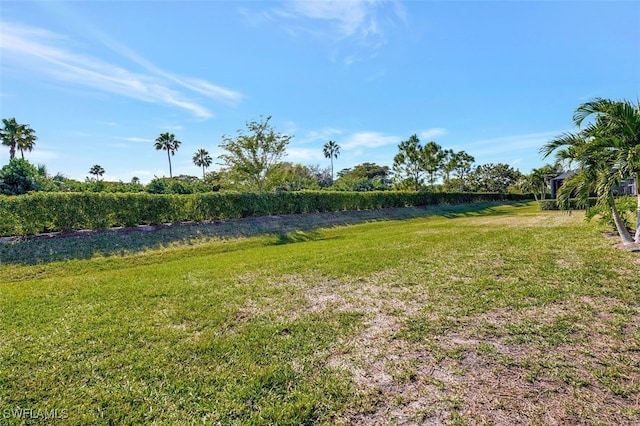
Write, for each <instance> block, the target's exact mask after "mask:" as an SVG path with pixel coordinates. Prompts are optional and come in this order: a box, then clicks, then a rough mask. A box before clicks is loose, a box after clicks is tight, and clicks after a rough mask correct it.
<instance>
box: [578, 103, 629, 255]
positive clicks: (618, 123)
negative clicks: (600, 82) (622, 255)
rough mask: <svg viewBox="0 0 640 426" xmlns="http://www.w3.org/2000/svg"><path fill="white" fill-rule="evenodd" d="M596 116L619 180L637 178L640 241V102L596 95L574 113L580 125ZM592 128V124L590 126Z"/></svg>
mask: <svg viewBox="0 0 640 426" xmlns="http://www.w3.org/2000/svg"><path fill="white" fill-rule="evenodd" d="M589 117H594V118H595V120H594V127H595V128H597V132H598V141H599V143H600V145H601V147H602V149H604V150H607V151H609V152H610V153H611V155H612V157H613V158H612V167H613V168H614V169H615V170H616V171H617V177H618V179H619V180H625V179H629V178H631V177H632V178H634V179H635V181H636V197H637V213H636V232H635V237H634V240H635V242H636V243H640V190H638V189H640V188H638V186H639V185H640V102H638V104H637V105H634V104H632V103H631V102H629V101H626V100H625V101H611V100H609V99H602V98H596V99H594V100H592V101H590V102H586V103H584V104H582V105H581V106H580V107H579V108H578V109H577V110H576V112H575V114H574V116H573V120H574V122H576V124H577V125H580V124H582V122H583V121H584V120H585V119H587V118H589ZM588 128H589V127H588Z"/></svg>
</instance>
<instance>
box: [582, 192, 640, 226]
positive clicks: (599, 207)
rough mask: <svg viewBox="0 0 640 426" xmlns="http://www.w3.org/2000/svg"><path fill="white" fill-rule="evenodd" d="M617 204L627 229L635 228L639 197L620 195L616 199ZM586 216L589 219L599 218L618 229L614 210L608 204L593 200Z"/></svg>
mask: <svg viewBox="0 0 640 426" xmlns="http://www.w3.org/2000/svg"><path fill="white" fill-rule="evenodd" d="M615 204H616V208H617V210H618V213H619V215H620V219H621V220H622V223H623V224H624V226H625V227H626V228H627V229H633V228H635V224H636V211H637V210H636V209H637V199H636V198H635V197H618V198H616V199H615ZM585 217H586V219H587V220H592V219H594V218H595V219H598V220H599V221H600V222H602V223H604V224H606V225H607V226H609V227H610V228H611V230H612V231H616V224H615V222H614V218H613V212H612V210H611V208H610V207H609V206H607V205H604V204H596V203H595V202H593V204H592V206H590V207H589V208H588V209H587V212H586V215H585Z"/></svg>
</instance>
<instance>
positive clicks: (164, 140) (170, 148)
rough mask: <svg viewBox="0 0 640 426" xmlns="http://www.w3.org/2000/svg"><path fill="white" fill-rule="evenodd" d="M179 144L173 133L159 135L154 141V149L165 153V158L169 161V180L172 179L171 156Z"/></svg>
mask: <svg viewBox="0 0 640 426" xmlns="http://www.w3.org/2000/svg"><path fill="white" fill-rule="evenodd" d="M181 143H182V142H180V141H179V140H177V139H176V136H175V135H174V134H173V133H161V134H160V136H158V138H157V139H156V144H155V147H156V149H157V150H164V151H167V158H168V159H169V177H170V178H173V174H172V171H171V156H172V155H175V153H176V151H177V150H178V148H179V147H180V144H181Z"/></svg>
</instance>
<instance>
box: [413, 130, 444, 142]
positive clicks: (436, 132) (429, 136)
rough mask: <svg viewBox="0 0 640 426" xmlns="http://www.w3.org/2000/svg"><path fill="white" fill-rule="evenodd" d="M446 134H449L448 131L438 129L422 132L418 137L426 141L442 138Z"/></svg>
mask: <svg viewBox="0 0 640 426" xmlns="http://www.w3.org/2000/svg"><path fill="white" fill-rule="evenodd" d="M446 134H447V129H443V128H441V127H436V128H433V129H426V130H422V131H420V133H418V136H419V138H420V139H421V140H425V139H433V138H435V137H437V136H442V135H446Z"/></svg>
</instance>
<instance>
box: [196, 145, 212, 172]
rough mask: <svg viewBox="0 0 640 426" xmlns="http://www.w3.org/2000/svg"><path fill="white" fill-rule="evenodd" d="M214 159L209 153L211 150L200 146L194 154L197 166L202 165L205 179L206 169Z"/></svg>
mask: <svg viewBox="0 0 640 426" xmlns="http://www.w3.org/2000/svg"><path fill="white" fill-rule="evenodd" d="M212 161H213V159H212V158H211V156H210V155H209V152H208V151H207V150H206V149H204V148H200V149H199V150H197V151H196V153H195V154H193V164H195V165H196V166H197V167H202V179H203V180H204V176H205V169H206V168H207V167H209V166H210V165H211V163H212Z"/></svg>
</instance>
